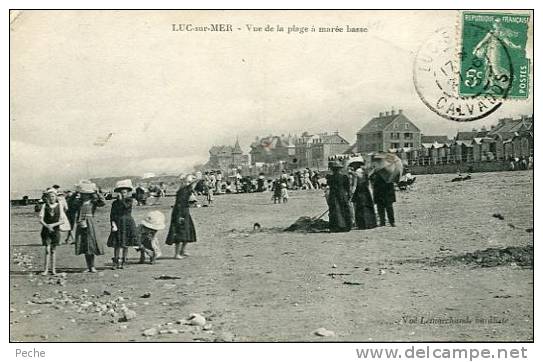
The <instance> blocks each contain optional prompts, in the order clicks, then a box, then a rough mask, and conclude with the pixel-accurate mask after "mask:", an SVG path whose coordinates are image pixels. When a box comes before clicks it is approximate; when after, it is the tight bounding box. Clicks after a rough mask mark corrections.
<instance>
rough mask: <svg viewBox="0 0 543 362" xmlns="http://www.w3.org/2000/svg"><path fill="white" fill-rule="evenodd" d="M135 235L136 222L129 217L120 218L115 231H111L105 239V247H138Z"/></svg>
mask: <svg viewBox="0 0 543 362" xmlns="http://www.w3.org/2000/svg"><path fill="white" fill-rule="evenodd" d="M137 239H138V238H137V234H136V222H135V221H134V218H133V217H132V216H130V215H126V216H123V217H121V218H120V220H119V221H118V223H117V231H112V232H111V234H109V238H108V239H107V246H109V247H110V248H127V247H129V246H138V240H137Z"/></svg>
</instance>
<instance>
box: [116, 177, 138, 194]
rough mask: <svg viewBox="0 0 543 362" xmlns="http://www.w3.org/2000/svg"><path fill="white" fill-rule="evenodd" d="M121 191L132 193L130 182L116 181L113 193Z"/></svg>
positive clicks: (128, 180) (127, 180)
mask: <svg viewBox="0 0 543 362" xmlns="http://www.w3.org/2000/svg"><path fill="white" fill-rule="evenodd" d="M123 189H124V190H128V191H132V190H133V189H134V187H133V186H132V180H130V179H126V180H120V181H117V183H116V184H115V188H114V189H113V191H114V192H119V191H121V190H123Z"/></svg>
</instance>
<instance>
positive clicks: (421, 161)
mask: <svg viewBox="0 0 543 362" xmlns="http://www.w3.org/2000/svg"><path fill="white" fill-rule="evenodd" d="M533 144H534V141H533V115H532V116H530V117H528V116H522V117H520V118H516V119H513V118H504V119H500V120H499V121H498V124H497V125H493V126H491V128H490V129H486V128H482V129H480V130H475V129H474V130H472V131H469V132H465V131H462V132H457V134H456V135H455V136H454V137H453V138H449V137H448V136H445V135H424V134H422V131H421V129H420V128H419V127H418V126H417V125H416V124H415V122H413V121H412V120H411V119H409V118H408V117H407V115H406V114H404V112H403V111H402V110H401V109H400V110H398V111H395V110H391V111H385V112H380V113H379V114H378V115H377V116H376V117H374V118H372V119H371V120H370V121H369V122H367V123H366V124H365V125H364V126H363V127H362V128H361V129H360V130H359V131H358V132H357V134H356V142H355V143H354V144H352V145H351V144H349V142H348V141H347V140H346V139H345V138H344V137H342V136H341V135H340V134H339V132H337V131H336V132H331V133H317V134H310V133H309V132H304V133H302V134H301V135H284V134H283V135H280V136H277V135H268V136H264V137H256V138H255V140H254V141H253V142H252V143H251V145H250V148H251V149H250V151H249V154H248V155H247V154H244V153H243V151H242V149H241V147H240V145H239V142H238V141H237V140H236V142H235V144H234V146H213V147H212V148H211V149H210V150H209V161H208V163H207V164H206V165H204V168H205V169H220V170H228V169H244V170H254V169H258V168H260V169H270V170H272V169H273V170H274V169H276V168H277V169H285V168H286V169H299V168H306V167H309V168H312V169H326V168H327V160H328V157H329V156H332V155H337V154H352V153H359V154H362V155H371V154H372V153H376V152H394V153H397V154H398V156H400V157H401V158H402V159H403V160H404V161H405V163H406V164H409V165H435V164H446V163H461V162H464V163H469V162H481V161H495V160H508V159H510V158H521V157H529V156H530V155H533V149H534V147H533Z"/></svg>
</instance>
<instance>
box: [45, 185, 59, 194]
mask: <svg viewBox="0 0 543 362" xmlns="http://www.w3.org/2000/svg"><path fill="white" fill-rule="evenodd" d="M45 193H46V194H53V195H55V196H56V195H57V190H55V189H54V188H52V187H51V188H48V189H47V190H45Z"/></svg>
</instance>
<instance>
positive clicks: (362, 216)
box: [354, 202, 377, 229]
mask: <svg viewBox="0 0 543 362" xmlns="http://www.w3.org/2000/svg"><path fill="white" fill-rule="evenodd" d="M354 206H355V207H354V215H355V220H356V227H357V228H358V229H373V228H374V227H377V218H376V217H375V208H374V206H373V203H371V204H369V205H368V204H367V203H362V202H358V203H355V204H354Z"/></svg>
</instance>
